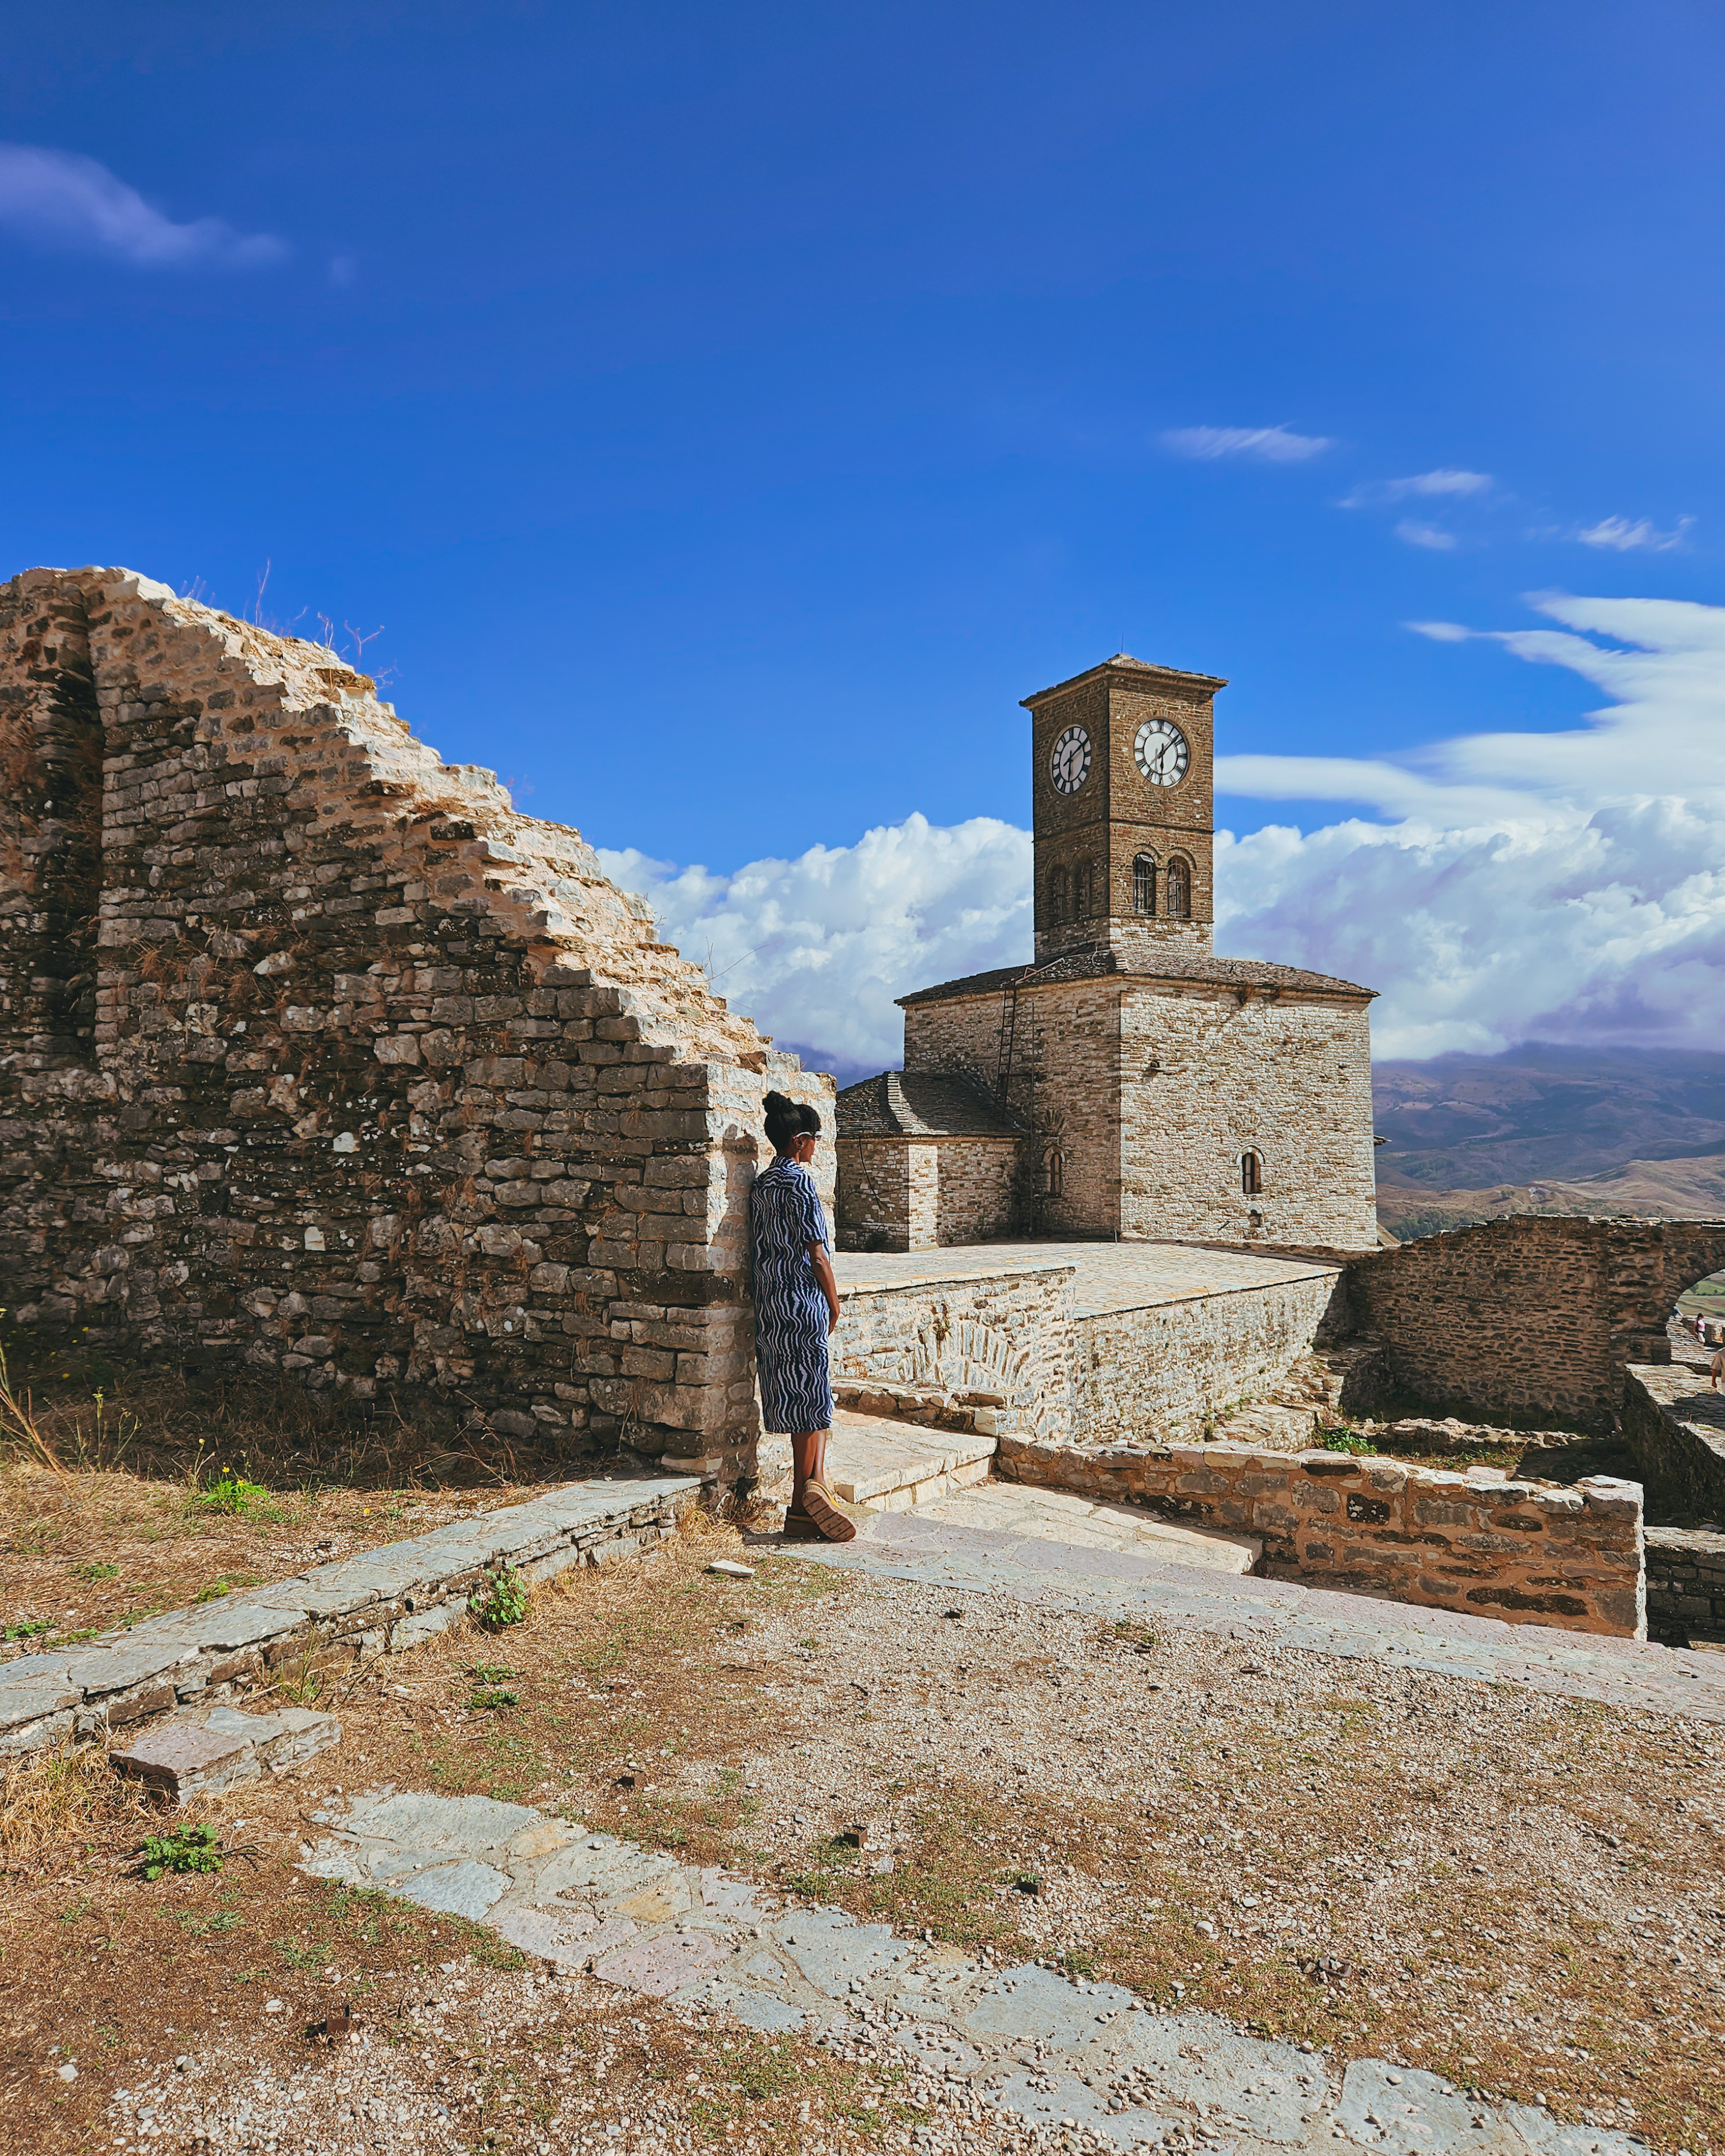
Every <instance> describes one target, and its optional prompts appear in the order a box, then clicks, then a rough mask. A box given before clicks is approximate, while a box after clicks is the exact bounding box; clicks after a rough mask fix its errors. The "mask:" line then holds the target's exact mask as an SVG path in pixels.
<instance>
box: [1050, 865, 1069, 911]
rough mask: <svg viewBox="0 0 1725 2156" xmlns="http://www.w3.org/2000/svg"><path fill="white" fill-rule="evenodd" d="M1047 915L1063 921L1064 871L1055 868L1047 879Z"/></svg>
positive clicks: (1064, 902) (1064, 904)
mask: <svg viewBox="0 0 1725 2156" xmlns="http://www.w3.org/2000/svg"><path fill="white" fill-rule="evenodd" d="M1048 917H1049V919H1050V921H1064V920H1065V917H1066V871H1065V870H1064V869H1056V870H1055V871H1054V873H1053V874H1052V875H1050V877H1049V880H1048Z"/></svg>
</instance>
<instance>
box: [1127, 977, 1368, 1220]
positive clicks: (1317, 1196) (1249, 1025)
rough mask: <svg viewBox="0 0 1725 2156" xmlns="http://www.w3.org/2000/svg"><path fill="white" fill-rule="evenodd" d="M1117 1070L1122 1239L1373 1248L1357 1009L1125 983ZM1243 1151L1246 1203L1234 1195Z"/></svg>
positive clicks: (1363, 1046)
mask: <svg viewBox="0 0 1725 2156" xmlns="http://www.w3.org/2000/svg"><path fill="white" fill-rule="evenodd" d="M1243 998H1244V999H1243ZM1119 1068H1120V1071H1121V1076H1122V1096H1123V1114H1122V1132H1121V1160H1122V1180H1123V1185H1124V1188H1123V1190H1122V1198H1121V1214H1120V1229H1121V1233H1122V1235H1142V1236H1169V1237H1173V1238H1176V1239H1178V1238H1181V1237H1204V1238H1207V1239H1211V1240H1224V1241H1230V1242H1260V1241H1261V1242H1267V1243H1271V1244H1290V1243H1294V1244H1311V1243H1322V1244H1327V1245H1331V1246H1332V1247H1334V1248H1337V1249H1343V1250H1347V1249H1353V1250H1363V1249H1367V1248H1370V1247H1373V1246H1374V1245H1375V1244H1376V1242H1377V1234H1378V1216H1377V1203H1376V1182H1375V1178H1374V1173H1373V1166H1372V1045H1371V1033H1370V1027H1369V1023H1368V1016H1367V1007H1366V1005H1365V1004H1363V1003H1358V1002H1353V1003H1350V1002H1345V1001H1343V1000H1341V999H1339V998H1337V999H1333V1000H1319V999H1318V998H1307V997H1295V996H1291V995H1286V994H1283V995H1280V996H1276V997H1275V998H1269V997H1266V996H1265V995H1263V994H1261V993H1251V994H1250V995H1248V994H1246V993H1245V992H1244V991H1240V992H1236V991H1235V990H1234V989H1232V988H1211V987H1209V986H1208V985H1202V986H1200V985H1197V984H1194V985H1193V986H1190V987H1185V988H1178V989H1176V988H1130V989H1128V990H1127V992H1126V993H1125V994H1124V995H1123V997H1122V1001H1121V1010H1120V1045H1119ZM1247 1152H1255V1153H1256V1154H1257V1155H1258V1156H1259V1158H1260V1161H1261V1163H1262V1183H1263V1188H1262V1191H1261V1193H1260V1194H1257V1195H1248V1194H1247V1193H1245V1190H1244V1188H1243V1178H1242V1173H1241V1166H1240V1163H1241V1158H1242V1156H1243V1155H1245V1153H1247Z"/></svg>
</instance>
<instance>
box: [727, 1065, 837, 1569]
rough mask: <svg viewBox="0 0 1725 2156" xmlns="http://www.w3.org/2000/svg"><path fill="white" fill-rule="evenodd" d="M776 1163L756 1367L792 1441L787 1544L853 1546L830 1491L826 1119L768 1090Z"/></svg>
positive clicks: (762, 1246) (763, 1206)
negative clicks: (817, 1160) (821, 1187)
mask: <svg viewBox="0 0 1725 2156" xmlns="http://www.w3.org/2000/svg"><path fill="white" fill-rule="evenodd" d="M762 1106H763V1107H764V1108H765V1110H766V1111H767V1135H768V1137H769V1138H771V1139H772V1141H773V1165H772V1167H771V1168H768V1169H766V1170H765V1171H764V1172H763V1173H762V1174H760V1175H757V1177H756V1178H755V1187H754V1189H753V1190H752V1192H751V1193H750V1196H749V1241H750V1248H751V1251H752V1255H753V1259H754V1267H755V1365H756V1368H757V1369H758V1370H759V1372H760V1373H761V1419H762V1421H763V1422H764V1423H765V1424H766V1425H767V1427H768V1430H783V1431H785V1432H787V1433H788V1435H789V1437H790V1440H791V1464H792V1470H793V1489H792V1492H791V1505H790V1510H789V1511H788V1512H787V1513H786V1514H785V1516H784V1531H785V1537H786V1539H787V1540H788V1541H790V1542H820V1541H823V1540H824V1541H826V1542H829V1543H848V1542H849V1541H850V1538H851V1537H852V1536H853V1535H855V1532H856V1529H855V1527H854V1526H852V1524H851V1522H850V1521H849V1520H847V1519H846V1518H845V1515H844V1514H843V1513H842V1512H840V1511H839V1507H837V1505H835V1504H834V1501H833V1495H832V1492H831V1491H829V1489H828V1488H827V1486H826V1481H825V1476H826V1466H827V1436H828V1433H829V1431H830V1430H831V1429H832V1424H833V1381H832V1375H831V1372H830V1370H829V1365H828V1360H827V1338H828V1336H829V1334H830V1333H831V1332H834V1330H835V1329H836V1328H837V1326H838V1323H839V1286H838V1282H837V1281H835V1280H834V1277H833V1259H832V1253H831V1252H830V1251H829V1250H828V1248H827V1219H826V1214H824V1212H823V1211H822V1209H821V1203H820V1193H819V1192H818V1191H817V1190H816V1188H815V1187H814V1177H813V1176H812V1175H811V1174H810V1173H809V1162H810V1161H811V1160H812V1159H813V1158H814V1147H815V1142H816V1140H817V1139H818V1138H819V1136H820V1117H819V1116H818V1115H817V1114H816V1113H815V1111H814V1109H813V1108H811V1107H810V1106H809V1105H808V1103H807V1102H806V1101H793V1100H790V1099H788V1097H787V1096H785V1095H784V1094H783V1093H769V1094H768V1096H767V1098H766V1100H765V1101H763V1102H762Z"/></svg>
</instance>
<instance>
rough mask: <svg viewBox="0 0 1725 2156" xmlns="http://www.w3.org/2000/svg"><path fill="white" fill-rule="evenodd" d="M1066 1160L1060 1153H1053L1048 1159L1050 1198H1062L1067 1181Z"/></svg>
mask: <svg viewBox="0 0 1725 2156" xmlns="http://www.w3.org/2000/svg"><path fill="white" fill-rule="evenodd" d="M1064 1181H1065V1160H1064V1159H1063V1158H1062V1157H1061V1156H1060V1154H1059V1153H1057V1152H1051V1153H1050V1155H1049V1157H1048V1194H1049V1196H1050V1198H1058V1197H1059V1196H1060V1190H1061V1187H1062V1184H1063V1183H1064Z"/></svg>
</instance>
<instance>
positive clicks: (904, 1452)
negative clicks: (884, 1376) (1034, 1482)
mask: <svg viewBox="0 0 1725 2156" xmlns="http://www.w3.org/2000/svg"><path fill="white" fill-rule="evenodd" d="M993 1456H994V1440H993V1438H992V1437H978V1436H973V1435H968V1434H966V1433H965V1432H963V1431H960V1430H929V1429H927V1428H925V1427H923V1426H922V1424H917V1423H910V1422H898V1421H895V1420H894V1419H892V1418H891V1417H890V1416H886V1415H871V1414H860V1412H858V1411H857V1410H856V1409H853V1408H840V1409H839V1410H838V1411H837V1413H836V1414H834V1417H833V1435H832V1437H831V1439H830V1440H829V1443H828V1446H827V1483H828V1486H829V1488H830V1489H831V1491H832V1492H833V1495H834V1496H835V1497H837V1498H839V1500H840V1501H842V1502H844V1503H845V1504H847V1505H858V1506H860V1507H863V1508H864V1509H865V1510H866V1511H869V1512H907V1511H908V1510H909V1509H910V1507H911V1506H913V1505H924V1504H927V1503H928V1502H929V1501H931V1500H932V1499H933V1498H937V1497H946V1496H951V1495H952V1492H953V1491H957V1490H962V1489H964V1488H965V1487H966V1486H968V1485H969V1484H971V1483H973V1482H983V1481H987V1479H988V1463H989V1461H990V1460H992V1459H993Z"/></svg>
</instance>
